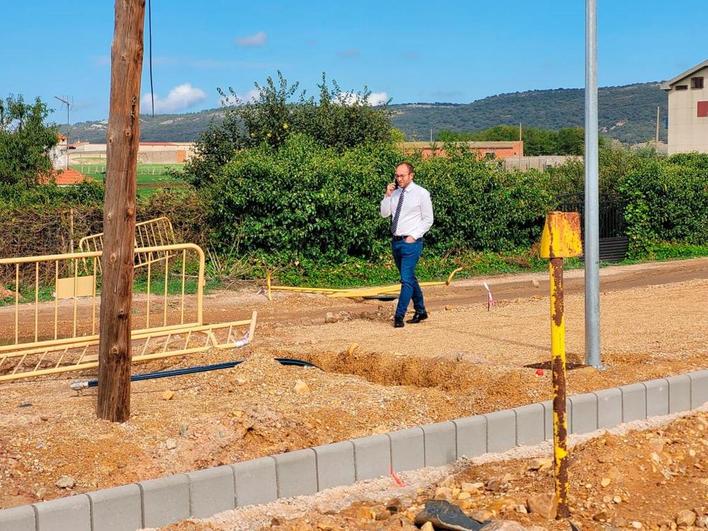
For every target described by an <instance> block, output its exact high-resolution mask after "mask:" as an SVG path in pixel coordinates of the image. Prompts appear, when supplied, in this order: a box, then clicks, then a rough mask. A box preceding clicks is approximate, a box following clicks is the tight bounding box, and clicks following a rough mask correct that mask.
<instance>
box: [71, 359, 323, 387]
mask: <svg viewBox="0 0 708 531" xmlns="http://www.w3.org/2000/svg"><path fill="white" fill-rule="evenodd" d="M275 361H277V362H278V363H280V364H281V365H286V366H291V367H313V368H315V369H319V367H318V366H317V365H315V364H313V363H310V362H309V361H304V360H298V359H294V358H275ZM241 363H243V360H239V361H227V362H224V363H214V364H212V365H197V366H195V367H184V368H183V369H171V370H168V371H157V372H146V373H143V374H133V375H132V376H131V377H130V381H131V382H139V381H141V380H156V379H158V378H170V377H172V376H183V375H185V374H195V373H198V372H209V371H218V370H221V369H231V368H232V367H236V365H240V364H241ZM320 370H321V369H320ZM97 386H98V380H87V381H84V382H73V383H72V384H71V388H72V389H73V390H75V391H79V390H80V389H87V388H89V387H97Z"/></svg>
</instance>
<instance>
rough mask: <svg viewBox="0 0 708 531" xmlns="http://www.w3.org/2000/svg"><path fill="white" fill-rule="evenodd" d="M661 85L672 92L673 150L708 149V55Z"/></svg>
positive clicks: (671, 133) (670, 132)
mask: <svg viewBox="0 0 708 531" xmlns="http://www.w3.org/2000/svg"><path fill="white" fill-rule="evenodd" d="M661 88H663V89H664V90H665V91H667V92H668V96H669V154H672V153H688V152H691V151H698V152H699V153H708V59H707V60H705V61H703V62H702V63H700V64H697V65H696V66H694V67H693V68H689V69H688V70H686V71H685V72H683V73H682V74H679V75H678V76H676V77H675V78H673V79H672V80H670V81H667V82H666V83H664V84H663V85H662V86H661Z"/></svg>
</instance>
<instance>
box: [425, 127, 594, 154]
mask: <svg viewBox="0 0 708 531" xmlns="http://www.w3.org/2000/svg"><path fill="white" fill-rule="evenodd" d="M584 134H585V133H584V131H583V129H582V128H580V127H567V128H563V129H559V130H558V131H551V130H549V129H540V128H538V127H527V128H525V129H522V136H521V138H522V140H523V141H524V154H525V155H530V156H534V155H582V154H583V146H584V143H585V139H584ZM518 139H519V128H518V127H517V126H514V125H496V126H494V127H490V128H489V129H485V130H483V131H477V132H470V133H465V132H462V133H460V132H456V131H441V132H440V133H439V134H438V140H442V141H446V142H451V141H468V140H472V141H475V140H476V141H483V140H490V141H510V140H518Z"/></svg>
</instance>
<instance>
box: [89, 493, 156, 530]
mask: <svg viewBox="0 0 708 531" xmlns="http://www.w3.org/2000/svg"><path fill="white" fill-rule="evenodd" d="M88 497H89V502H90V504H91V527H92V529H94V531H99V530H100V531H135V530H136V529H140V528H141V527H142V526H143V499H142V496H141V493H140V487H139V486H138V485H137V484H135V483H133V484H132V485H123V486H120V487H114V488H112V489H103V490H98V491H95V492H89V493H88Z"/></svg>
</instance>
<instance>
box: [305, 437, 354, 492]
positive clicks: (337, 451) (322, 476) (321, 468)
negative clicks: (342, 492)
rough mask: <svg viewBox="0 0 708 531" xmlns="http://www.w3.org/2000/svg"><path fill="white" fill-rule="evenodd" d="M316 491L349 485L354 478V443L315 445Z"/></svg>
mask: <svg viewBox="0 0 708 531" xmlns="http://www.w3.org/2000/svg"><path fill="white" fill-rule="evenodd" d="M313 450H314V451H315V459H316V462H317V489H318V491H321V490H325V489H329V488H332V487H339V486H340V485H351V484H352V483H354V481H355V480H356V467H355V466H354V444H353V443H352V442H351V441H342V442H338V443H332V444H327V445H324V446H315V447H314V448H313Z"/></svg>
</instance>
